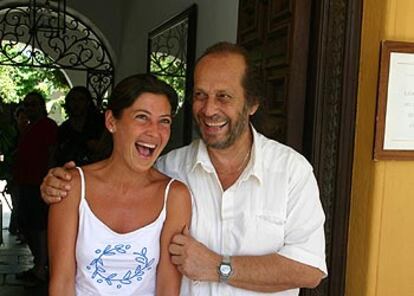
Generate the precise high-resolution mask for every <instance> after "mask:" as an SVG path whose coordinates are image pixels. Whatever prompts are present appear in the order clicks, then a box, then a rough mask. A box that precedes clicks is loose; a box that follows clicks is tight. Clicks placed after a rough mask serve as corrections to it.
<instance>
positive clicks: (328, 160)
mask: <svg viewBox="0 0 414 296" xmlns="http://www.w3.org/2000/svg"><path fill="white" fill-rule="evenodd" d="M361 16H362V0H319V1H311V0H240V2H239V26H238V43H239V44H241V45H243V46H244V47H245V48H246V49H247V50H248V52H249V54H250V55H251V57H252V59H253V61H254V63H255V64H256V66H257V68H258V69H259V72H260V75H261V76H262V78H263V81H264V82H265V96H266V98H265V100H264V102H263V104H262V108H260V110H259V112H258V113H257V115H256V116H255V118H254V119H253V123H254V125H255V126H256V128H257V129H258V130H259V131H261V132H262V133H263V134H265V135H266V136H268V137H270V138H273V139H275V140H278V141H280V142H282V143H285V144H287V145H289V146H291V147H293V148H295V149H296V150H297V151H299V152H301V153H302V154H304V155H305V156H306V157H307V158H308V159H309V160H310V162H311V163H312V165H313V167H314V170H315V175H316V178H317V180H318V184H319V189H320V196H321V201H322V204H323V208H324V211H325V214H326V223H325V235H326V255H327V264H328V272H329V275H328V278H327V279H325V280H323V281H322V283H321V284H320V285H319V286H318V287H317V288H316V289H313V290H306V289H302V290H301V294H300V295H301V296H316V295H322V296H342V295H344V287H345V272H346V252H347V233H348V218H349V200H350V192H351V180H352V161H353V143H354V127H355V108H356V96H357V82H358V67H359V46H360V34H361Z"/></svg>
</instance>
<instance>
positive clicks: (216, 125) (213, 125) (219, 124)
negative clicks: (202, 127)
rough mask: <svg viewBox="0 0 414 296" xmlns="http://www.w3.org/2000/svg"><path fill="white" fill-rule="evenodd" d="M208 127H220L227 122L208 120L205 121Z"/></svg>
mask: <svg viewBox="0 0 414 296" xmlns="http://www.w3.org/2000/svg"><path fill="white" fill-rule="evenodd" d="M205 124H206V125H207V126H208V127H220V126H223V125H225V124H226V122H225V121H223V122H206V123H205Z"/></svg>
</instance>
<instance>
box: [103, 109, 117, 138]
mask: <svg viewBox="0 0 414 296" xmlns="http://www.w3.org/2000/svg"><path fill="white" fill-rule="evenodd" d="M105 126H106V128H107V129H108V130H109V132H110V133H111V134H112V133H114V132H116V119H115V117H114V115H113V114H112V111H111V110H107V111H106V112H105Z"/></svg>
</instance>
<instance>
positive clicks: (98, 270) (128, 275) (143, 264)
mask: <svg viewBox="0 0 414 296" xmlns="http://www.w3.org/2000/svg"><path fill="white" fill-rule="evenodd" d="M130 248H131V245H124V244H119V245H115V246H113V247H112V246H111V245H107V246H106V247H105V249H104V250H103V251H102V250H101V249H96V250H95V253H96V254H99V256H98V257H97V258H95V259H93V260H92V261H91V263H89V265H88V266H87V267H86V268H87V269H88V270H93V273H92V276H91V278H92V279H95V278H97V280H96V281H97V282H98V283H100V284H101V283H103V282H104V281H105V282H106V283H107V284H108V285H109V286H112V284H113V283H118V284H117V285H116V287H117V288H118V289H120V288H121V287H122V285H121V284H124V285H129V284H132V280H133V279H134V278H136V280H137V281H141V280H142V278H143V276H144V274H145V271H149V270H151V269H152V265H153V264H154V261H155V259H154V258H152V259H151V260H148V257H147V248H145V247H144V248H142V250H141V252H133V253H132V254H134V255H137V257H135V261H136V262H138V265H137V267H136V268H135V270H134V271H132V270H128V271H127V272H125V274H124V275H118V274H117V273H111V274H109V275H107V271H106V269H105V268H104V266H105V264H104V261H103V258H104V257H105V256H114V255H117V253H118V254H119V255H122V254H126V253H127V251H128V250H129V249H130Z"/></svg>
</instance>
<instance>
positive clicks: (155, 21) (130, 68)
mask: <svg viewBox="0 0 414 296" xmlns="http://www.w3.org/2000/svg"><path fill="white" fill-rule="evenodd" d="M193 3H197V5H198V23H197V41H196V56H198V55H200V54H201V53H202V52H203V51H204V50H205V49H206V48H207V47H208V46H210V45H211V44H213V43H215V42H218V41H222V40H227V41H231V42H235V41H236V36H237V15H238V3H239V0H196V1H190V0H150V1H147V0H68V5H69V6H70V7H71V8H72V9H73V10H74V11H76V12H78V13H79V14H80V15H83V16H84V20H85V21H86V22H87V23H90V24H91V25H92V27H93V28H94V29H96V30H99V31H100V32H101V33H102V35H103V36H104V38H106V40H107V41H108V44H109V45H110V51H111V52H112V53H113V59H114V63H115V71H116V72H115V78H116V81H119V80H120V79H122V78H123V77H125V76H128V75H131V74H133V73H136V72H145V71H146V52H147V36H148V32H149V31H151V30H152V29H154V28H155V27H157V26H158V25H160V24H161V23H163V22H164V21H166V20H167V19H169V18H171V17H173V16H174V15H177V14H179V13H181V12H182V11H183V10H185V9H186V8H188V7H190V6H191V5H192V4H193Z"/></svg>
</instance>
